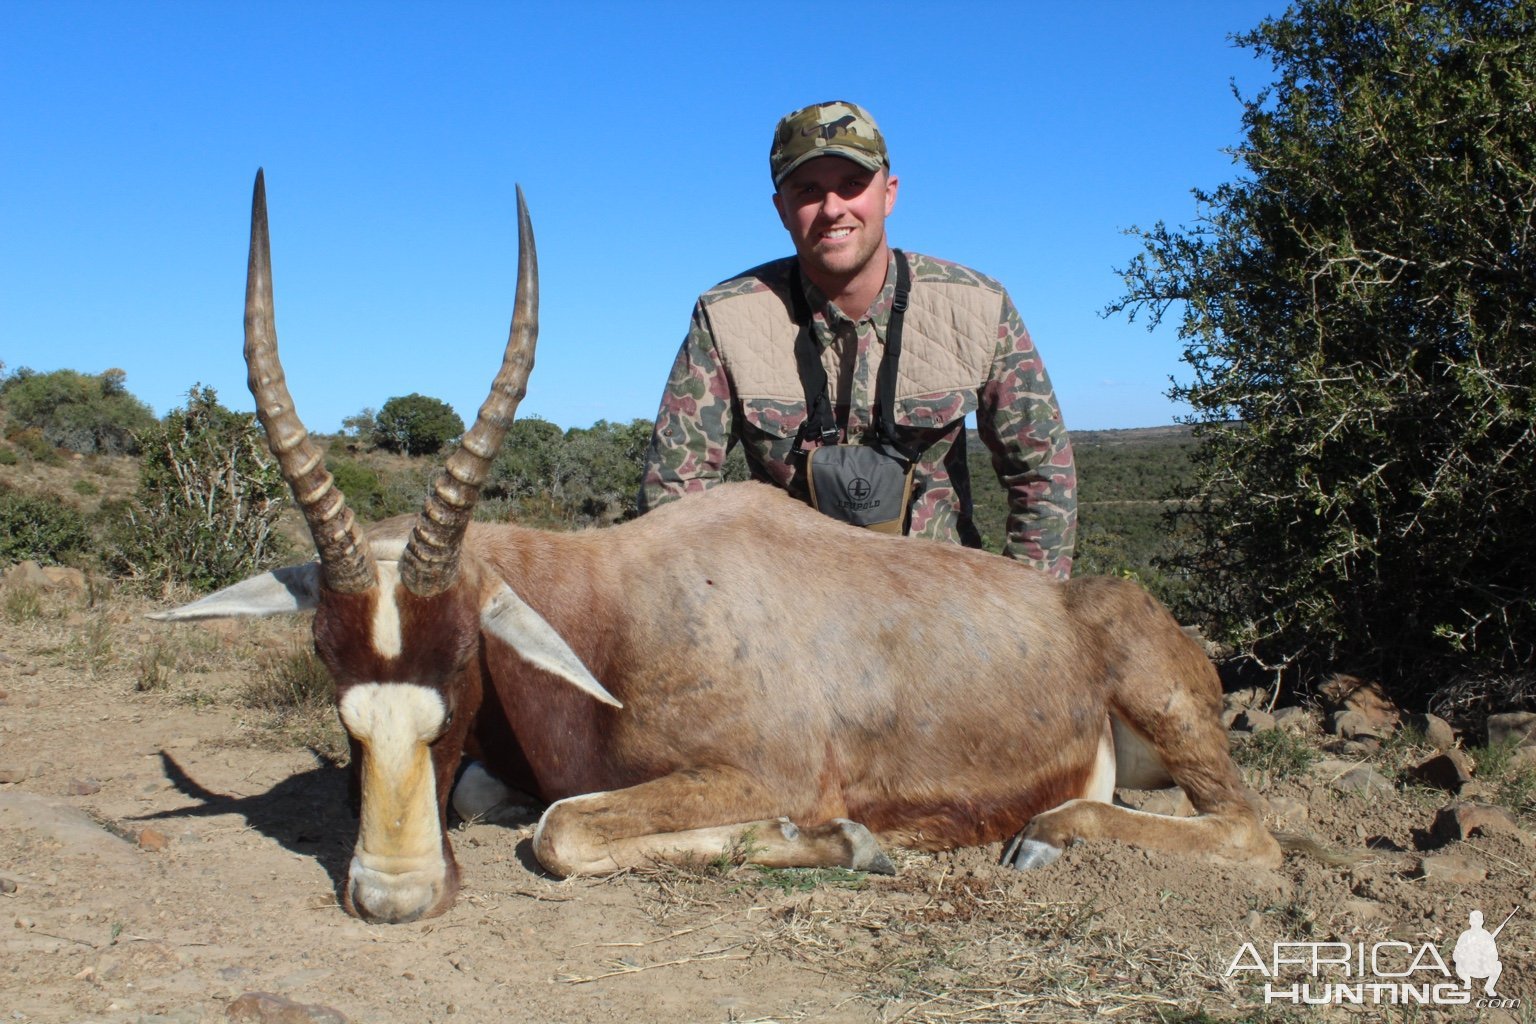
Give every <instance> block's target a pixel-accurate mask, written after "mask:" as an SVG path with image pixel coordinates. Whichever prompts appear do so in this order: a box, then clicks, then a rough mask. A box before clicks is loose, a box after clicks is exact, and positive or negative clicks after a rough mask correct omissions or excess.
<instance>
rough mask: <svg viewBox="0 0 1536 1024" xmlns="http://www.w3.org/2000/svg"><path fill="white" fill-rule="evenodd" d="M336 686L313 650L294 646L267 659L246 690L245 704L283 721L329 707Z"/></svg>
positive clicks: (244, 695)
mask: <svg viewBox="0 0 1536 1024" xmlns="http://www.w3.org/2000/svg"><path fill="white" fill-rule="evenodd" d="M334 691H335V684H334V683H332V682H331V674H330V672H328V671H327V670H326V668H325V665H324V664H322V663H321V661H320V659H319V658H318V657H316V656H315V652H314V651H313V650H312V649H311V648H309V647H302V646H297V645H296V646H293V647H290V648H288V649H287V650H284V651H278V652H276V653H274V654H270V655H268V656H267V657H266V658H265V659H263V661H262V663H261V665H260V666H259V667H258V669H257V671H256V678H255V679H254V680H253V681H252V682H251V683H250V684H249V685H248V686H247V687H246V689H245V693H244V694H243V697H244V700H245V703H246V704H247V705H249V706H250V707H254V708H260V709H262V710H264V711H268V712H271V713H273V714H274V715H276V716H277V717H278V718H279V719H282V718H285V717H288V716H291V715H294V714H299V713H305V712H312V711H315V710H318V709H321V708H329V707H330V704H331V699H332V694H333V693H334Z"/></svg>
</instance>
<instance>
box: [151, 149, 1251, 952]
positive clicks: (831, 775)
mask: <svg viewBox="0 0 1536 1024" xmlns="http://www.w3.org/2000/svg"><path fill="white" fill-rule="evenodd" d="M517 217H518V245H519V256H518V272H517V285H516V297H515V302H514V313H513V318H512V327H511V331H510V335H509V338H508V341H507V346H506V350H505V353H504V356H503V360H502V365H501V368H500V370H499V371H498V373H497V374H496V377H495V380H494V382H493V384H492V386H491V392H490V395H489V397H488V398H487V399H486V402H485V404H484V405H483V406H482V407H481V409H480V411H479V414H478V417H477V418H476V420H475V423H474V425H473V426H472V427H471V428H470V429H469V430H468V432H467V433H466V434H465V435H464V437H463V441H462V444H461V446H460V447H459V448H458V449H457V450H456V451H455V452H454V453H453V454H452V455H451V456H450V457H449V458H448V460H447V462H446V465H445V468H444V470H443V472H442V473H441V475H440V476H439V477H438V479H437V482H436V484H435V486H434V488H433V490H432V492H431V494H430V495H429V496H428V497H427V499H426V501H425V506H424V508H423V509H422V511H421V512H420V513H419V514H417V515H415V516H414V517H410V516H406V517H400V518H398V519H395V520H390V521H387V522H385V523H381V524H377V525H375V526H373V527H372V528H370V529H367V530H365V529H363V528H362V527H361V526H360V525H359V524H358V523H357V521H356V520H355V519H354V517H353V514H352V512H351V510H350V509H348V507H347V504H346V500H345V498H344V496H343V495H342V493H341V492H340V490H338V489H337V487H336V486H335V484H334V482H333V481H332V479H331V476H330V474H329V473H327V472H326V470H325V468H324V462H323V459H322V457H321V453H320V452H319V450H318V449H317V447H316V446H315V445H314V444H313V443H312V442H311V440H310V439H309V435H308V434H307V432H306V431H305V429H304V427H303V425H302V423H301V422H300V420H299V418H298V415H297V413H296V411H295V410H294V408H293V402H292V400H291V398H290V396H289V393H288V388H287V384H286V382H285V379H284V376H283V371H282V366H281V364H280V362H279V360H278V354H277V343H276V328H275V325H274V317H273V308H272V282H271V256H270V251H269V242H268V229H267V212H266V191H265V184H264V179H263V176H262V174H261V173H260V172H258V173H257V177H256V184H255V190H254V196H253V201H252V212H251V246H250V258H249V264H248V278H247V287H246V313H245V358H246V362H247V365H248V367H249V383H250V388H251V393H252V395H253V396H254V397H255V400H256V407H257V414H258V416H259V418H260V420H261V423H262V425H263V426H264V427H265V429H266V434H267V439H268V443H269V445H270V447H271V450H272V453H273V455H274V457H275V459H276V461H277V463H278V465H279V466H280V467H281V470H282V474H283V476H284V478H285V479H286V480H287V481H288V483H289V485H290V486H291V487H292V490H293V494H294V497H295V500H296V502H297V504H298V507H299V508H300V509H301V510H302V512H303V515H304V519H305V521H306V523H307V524H308V527H309V531H310V533H311V535H312V536H313V538H314V542H315V547H316V551H317V556H318V557H317V559H316V560H315V561H311V562H308V563H306V564H303V565H297V566H290V567H287V568H283V569H278V570H275V571H273V572H268V573H263V574H260V575H257V576H254V577H252V578H250V579H247V580H245V581H243V582H241V583H237V584H235V585H234V586H231V587H229V588H226V589H225V590H222V591H219V592H218V593H215V594H212V595H210V596H208V597H206V598H203V599H202V600H199V601H196V602H194V603H192V604H189V605H186V606H184V607H181V608H176V609H173V610H169V611H165V612H161V613H158V614H157V616H156V617H157V618H160V619H164V620H169V621H176V620H190V619H203V618H216V617H227V616H249V615H274V614H281V613H294V612H299V611H303V610H307V609H313V611H314V620H313V633H314V645H315V650H316V652H317V655H318V657H319V658H320V659H321V660H322V661H323V662H324V664H325V666H326V668H327V669H329V671H330V673H331V675H332V677H333V678H334V680H335V687H336V705H337V709H338V712H339V716H340V719H341V722H342V723H343V725H344V726H345V727H346V730H347V733H348V735H349V737H350V742H351V745H352V751H353V758H352V766H353V772H354V790H355V792H356V793H357V794H358V795H359V796H360V815H359V819H360V820H359V826H358V833H357V840H356V845H355V848H354V855H353V859H352V862H351V865H350V867H349V870H348V874H347V878H346V881H345V884H344V885H343V887H342V897H341V898H342V905H343V906H344V908H345V909H346V910H347V911H348V912H350V913H352V914H355V915H357V916H359V917H362V918H365V919H368V920H373V921H380V922H402V921H411V920H416V919H418V918H425V917H431V916H433V915H437V914H441V913H443V912H444V911H446V910H447V909H448V908H449V907H450V906H451V905H452V903H453V901H454V899H455V896H456V894H457V891H458V889H459V884H460V880H459V870H458V866H457V864H456V862H455V860H454V855H453V848H452V844H451V843H450V842H449V837H448V829H447V821H448V817H447V815H448V807H449V795H450V791H451V789H452V786H453V783H454V779H455V775H456V772H457V771H458V769H459V767H460V763H461V761H462V760H464V759H465V758H466V757H469V758H474V759H476V760H478V762H480V764H482V765H483V769H482V770H480V771H481V775H480V776H479V779H480V782H481V783H485V782H487V781H488V780H487V779H486V778H485V777H484V776H485V774H486V773H488V775H489V776H491V777H493V778H494V779H495V780H498V781H499V782H500V783H501V784H505V785H506V786H508V787H516V788H517V789H520V790H522V791H524V792H527V793H530V794H532V795H534V796H535V797H537V798H538V799H539V800H541V801H543V802H546V803H547V805H548V806H547V809H546V810H544V812H543V815H542V817H541V818H540V819H539V822H538V826H537V829H536V831H535V833H534V836H533V841H532V848H533V852H534V854H535V856H536V857H537V858H538V860H539V862H540V864H541V865H543V867H544V868H546V869H547V870H548V871H550V872H551V873H553V874H555V875H559V876H571V875H591V874H602V873H607V872H614V871H618V870H620V869H625V868H631V867H636V866H644V865H650V864H653V863H658V862H660V863H669V862H670V863H680V862H686V861H689V860H691V859H695V858H714V857H717V856H721V855H728V856H736V857H738V858H740V859H741V860H744V861H746V862H751V863H755V864H761V865H770V866H780V867H814V866H842V867H846V868H852V869H858V870H866V871H874V872H890V871H892V870H893V867H892V862H891V860H890V859H889V858H888V856H887V855H886V853H885V849H886V848H889V847H892V846H895V847H906V848H915V849H925V850H937V849H949V848H955V847H960V846H971V845H982V844H989V843H995V842H1000V841H1004V840H1008V839H1010V837H1012V842H1011V843H1009V845H1008V847H1007V849H1006V850H1005V851H1004V852H1003V860H1004V862H1005V863H1006V864H1008V865H1010V866H1012V867H1016V868H1020V869H1025V868H1036V867H1041V866H1044V865H1046V864H1049V863H1050V862H1051V861H1053V860H1055V859H1056V857H1058V856H1059V855H1060V853H1061V851H1062V849H1063V848H1064V847H1066V846H1067V845H1068V844H1071V843H1076V842H1079V841H1090V840H1119V841H1122V842H1125V843H1131V844H1137V845H1140V846H1144V847H1150V848H1156V849H1160V850H1167V851H1176V852H1179V853H1185V854H1189V855H1194V856H1200V857H1205V858H1209V859H1214V860H1219V861H1231V862H1242V863H1248V864H1257V865H1266V866H1275V865H1277V864H1278V863H1279V862H1280V859H1281V852H1280V847H1279V845H1278V844H1277V843H1276V841H1275V839H1274V837H1273V836H1271V835H1270V834H1269V833H1268V832H1267V831H1266V830H1265V829H1264V827H1263V826H1262V824H1261V823H1260V821H1259V820H1258V818H1257V816H1256V814H1255V812H1254V811H1253V810H1252V809H1251V808H1250V806H1249V804H1248V803H1247V801H1246V800H1245V798H1244V793H1243V789H1242V785H1241V782H1240V779H1239V776H1238V773H1237V770H1236V768H1235V767H1234V765H1233V763H1232V761H1231V758H1230V756H1229V754H1228V750H1227V739H1226V734H1225V731H1224V730H1223V728H1222V725H1221V722H1220V718H1219V716H1220V711H1221V692H1220V685H1219V682H1218V679H1217V675H1216V672H1215V669H1214V668H1213V666H1212V665H1211V663H1210V661H1209V660H1208V659H1207V658H1206V657H1205V655H1204V654H1203V653H1202V651H1201V649H1200V647H1199V646H1198V645H1197V644H1196V643H1195V642H1194V641H1193V640H1191V639H1189V638H1188V637H1187V636H1185V634H1184V632H1183V631H1182V630H1181V629H1180V627H1179V625H1178V624H1177V622H1176V621H1175V620H1174V619H1173V617H1172V616H1171V615H1170V614H1169V613H1168V612H1167V611H1166V610H1165V609H1163V608H1162V607H1161V606H1160V605H1159V604H1158V603H1157V602H1156V601H1155V600H1153V599H1152V598H1151V597H1150V596H1149V595H1148V594H1147V593H1146V592H1145V591H1143V590H1142V589H1141V588H1140V587H1138V586H1136V585H1134V584H1132V583H1129V582H1126V581H1123V580H1118V579H1109V578H1080V579H1075V580H1072V581H1070V582H1066V583H1062V582H1059V581H1056V580H1054V579H1052V578H1050V577H1048V576H1046V575H1045V574H1043V573H1041V572H1038V571H1035V570H1033V569H1031V568H1028V567H1026V566H1023V565H1020V564H1019V563H1017V562H1013V561H1010V560H1008V559H1005V558H1001V557H998V556H997V555H993V554H988V553H985V552H981V551H975V550H968V549H964V548H960V547H955V546H949V545H943V544H937V543H931V542H926V541H918V540H912V539H909V538H903V537H895V536H884V535H881V534H877V533H873V532H870V531H867V530H861V529H858V528H856V527H851V526H847V525H844V524H842V523H838V522H835V521H833V520H832V519H830V518H828V517H826V516H824V515H822V514H821V513H819V512H816V511H815V510H813V509H811V508H809V507H808V506H806V505H804V504H802V503H800V502H798V501H796V500H795V499H793V498H791V497H789V496H788V495H786V494H784V493H783V492H781V491H779V490H777V489H775V488H772V487H770V486H767V485H764V484H756V483H742V484H731V485H723V486H719V487H716V488H713V489H711V490H709V491H707V492H705V493H703V494H699V495H696V496H693V497H689V498H686V499H684V500H681V501H677V502H673V503H671V504H669V505H665V506H663V507H661V508H658V509H656V510H655V511H653V512H651V513H649V514H648V515H645V516H643V517H641V518H639V519H636V520H633V521H631V522H627V523H623V524H621V525H617V526H613V527H609V528H605V529H592V530H584V531H575V532H568V533H551V532H542V531H537V530H532V529H527V528H524V527H520V526H518V525H516V524H514V523H495V524H491V523H481V522H471V513H472V511H473V509H474V506H475V502H476V499H477V497H478V495H479V491H480V488H481V487H482V485H483V483H484V482H485V480H486V477H487V473H488V471H489V469H490V466H491V462H492V460H493V459H494V458H495V456H496V454H497V452H498V450H499V448H500V446H501V444H502V441H503V439H504V436H505V434H506V431H507V429H508V426H509V424H510V423H511V421H512V417H513V414H514V412H515V411H516V408H517V405H518V403H519V402H520V401H521V399H522V398H523V396H524V394H525V393H526V385H527V380H528V375H529V372H530V371H531V369H532V366H533V355H534V342H535V338H536V336H537V332H538V312H537V306H538V278H537V275H538V270H537V258H536V255H535V252H534V241H533V232H532V227H531V224H530V221H529V217H528V211H527V207H526V204H525V203H524V200H523V195H522V190H521V189H518V191H517ZM1170 783H1177V784H1178V785H1180V786H1182V787H1183V789H1184V790H1185V792H1186V793H1187V794H1188V796H1189V798H1190V801H1191V803H1192V804H1193V806H1194V808H1195V810H1196V812H1197V813H1196V815H1195V816H1194V817H1189V818H1171V817H1164V816H1159V815H1154V814H1147V813H1142V812H1139V811H1133V810H1130V809H1127V808H1124V807H1119V806H1115V805H1114V804H1113V803H1112V797H1113V791H1114V788H1115V786H1116V785H1117V784H1118V785H1130V786H1138V787H1143V788H1145V787H1150V786H1157V785H1168V784H1170Z"/></svg>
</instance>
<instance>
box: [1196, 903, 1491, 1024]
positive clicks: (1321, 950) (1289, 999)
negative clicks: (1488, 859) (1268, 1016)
mask: <svg viewBox="0 0 1536 1024" xmlns="http://www.w3.org/2000/svg"><path fill="white" fill-rule="evenodd" d="M1519 912H1520V908H1519V907H1516V908H1515V909H1514V910H1512V911H1511V912H1510V914H1509V917H1506V918H1505V919H1504V920H1503V922H1501V923H1500V924H1499V926H1498V927H1497V928H1495V929H1494V930H1493V931H1491V932H1490V931H1488V930H1487V929H1486V928H1484V927H1483V912H1482V911H1481V910H1474V911H1472V912H1471V913H1470V914H1468V915H1467V922H1468V924H1469V927H1468V928H1467V929H1466V930H1465V931H1463V932H1462V933H1461V935H1460V937H1459V938H1457V940H1456V945H1455V947H1454V949H1452V951H1451V955H1450V964H1452V965H1454V966H1455V970H1454V972H1453V971H1452V969H1451V966H1450V965H1448V964H1447V963H1446V958H1445V957H1444V956H1443V955H1442V953H1441V950H1440V949H1439V947H1438V946H1437V945H1436V944H1435V943H1434V942H1421V943H1419V944H1418V945H1417V947H1415V946H1414V944H1413V943H1409V942H1404V941H1402V940H1401V939H1386V940H1383V941H1380V942H1354V943H1346V942H1275V943H1272V944H1271V946H1270V949H1269V950H1268V951H1267V956H1266V952H1263V951H1260V949H1259V947H1258V946H1257V945H1256V944H1254V943H1252V942H1245V943H1243V945H1242V948H1241V949H1239V950H1238V952H1237V955H1236V956H1235V957H1233V958H1232V963H1231V964H1230V965H1229V966H1228V967H1227V973H1226V976H1227V977H1229V978H1230V977H1233V976H1235V975H1250V976H1251V975H1256V976H1257V977H1253V978H1252V980H1253V981H1254V982H1258V981H1260V980H1262V982H1263V985H1264V1002H1265V1003H1266V1004H1270V1003H1293V1004H1297V1005H1306V1006H1329V1005H1333V1006H1346V1005H1355V1006H1360V1005H1376V1006H1380V1005H1389V1006H1414V1005H1419V1006H1471V1007H1477V1008H1483V1007H1499V1008H1502V1009H1517V1008H1519V1006H1520V1000H1519V999H1512V998H1506V997H1504V996H1501V995H1500V994H1499V993H1498V992H1496V991H1495V990H1494V985H1496V984H1498V981H1499V977H1500V975H1501V974H1503V971H1504V966H1503V964H1501V963H1500V962H1499V950H1498V946H1497V944H1496V943H1495V942H1494V939H1496V938H1497V937H1498V934H1499V932H1501V931H1503V930H1504V926H1505V925H1507V924H1509V922H1510V921H1511V920H1512V919H1513V918H1514V916H1515V914H1517V913H1519ZM1478 979H1481V980H1482V982H1483V986H1482V988H1483V994H1482V995H1479V994H1478V993H1476V992H1474V991H1473V986H1472V983H1473V981H1474V980H1478ZM1458 982H1459V984H1458Z"/></svg>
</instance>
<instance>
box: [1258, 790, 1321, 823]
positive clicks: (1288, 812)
mask: <svg viewBox="0 0 1536 1024" xmlns="http://www.w3.org/2000/svg"><path fill="white" fill-rule="evenodd" d="M1264 805H1265V807H1264V809H1265V811H1266V812H1267V814H1268V816H1269V817H1272V818H1274V819H1275V820H1276V821H1279V822H1282V823H1285V824H1291V825H1299V824H1301V823H1302V822H1304V821H1306V820H1307V818H1308V816H1309V815H1310V814H1311V810H1310V809H1309V808H1308V807H1307V804H1306V801H1304V800H1298V799H1296V798H1295V797H1293V796H1272V797H1268V798H1266V799H1265V801H1264Z"/></svg>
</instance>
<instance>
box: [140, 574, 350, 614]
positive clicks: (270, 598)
mask: <svg viewBox="0 0 1536 1024" xmlns="http://www.w3.org/2000/svg"><path fill="white" fill-rule="evenodd" d="M319 603H320V563H319V562H305V563H304V564H303V565H290V566H287V567H285V568H282V569H273V570H272V571H271V572H264V573H262V574H261V575H260V576H252V577H251V578H250V579H248V580H241V581H240V582H239V583H236V584H235V585H234V586H230V587H225V588H224V589H223V590H220V591H218V592H216V593H212V594H209V595H208V596H207V597H205V598H202V599H201V600H198V601H193V602H192V603H191V604H184V605H182V606H181V607H180V608H172V609H170V610H169V611H164V612H150V613H149V614H148V615H147V616H145V617H146V618H150V619H159V620H160V621H161V622H183V621H188V620H191V619H232V618H236V617H238V616H258V617H259V616H266V615H285V614H290V613H292V612H302V611H308V610H309V609H311V608H313V607H314V606H315V605H317V604H319Z"/></svg>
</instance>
